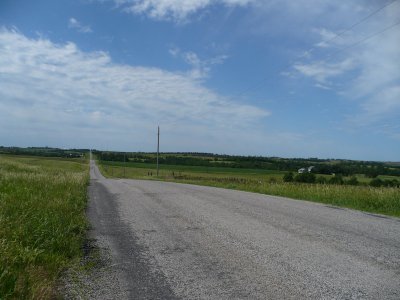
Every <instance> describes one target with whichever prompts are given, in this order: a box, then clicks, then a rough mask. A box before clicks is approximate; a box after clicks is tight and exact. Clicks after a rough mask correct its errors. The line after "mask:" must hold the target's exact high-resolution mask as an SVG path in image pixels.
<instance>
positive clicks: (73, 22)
mask: <svg viewBox="0 0 400 300" xmlns="http://www.w3.org/2000/svg"><path fill="white" fill-rule="evenodd" d="M68 27H69V28H73V29H76V30H77V31H78V32H81V33H91V32H93V30H92V28H90V26H87V25H82V24H81V23H80V22H79V21H78V20H77V19H75V18H70V19H69V20H68Z"/></svg>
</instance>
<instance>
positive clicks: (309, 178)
mask: <svg viewBox="0 0 400 300" xmlns="http://www.w3.org/2000/svg"><path fill="white" fill-rule="evenodd" d="M315 178H316V177H315V174H313V173H300V174H297V175H296V177H295V178H294V180H295V181H296V182H304V183H315Z"/></svg>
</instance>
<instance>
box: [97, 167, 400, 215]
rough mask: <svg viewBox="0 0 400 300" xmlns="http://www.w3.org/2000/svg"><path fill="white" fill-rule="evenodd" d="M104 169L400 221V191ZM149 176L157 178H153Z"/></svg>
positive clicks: (251, 176)
mask: <svg viewBox="0 0 400 300" xmlns="http://www.w3.org/2000/svg"><path fill="white" fill-rule="evenodd" d="M100 168H101V171H102V173H103V174H104V175H105V176H106V177H120V178H122V177H124V178H135V179H150V180H164V181H173V182H180V183H191V184H198V185H206V186H214V187H222V188H229V189H236V190H242V191H249V192H256V193H262V194H268V195H276V196H284V197H290V198H293V199H301V200H308V201H314V202H321V203H326V204H330V205H336V206H341V207H347V208H352V209H357V210H363V211H367V212H371V213H380V214H385V215H391V216H397V217H400V189H399V188H388V187H382V188H375V187H370V186H366V185H365V186H364V185H361V186H348V185H328V184H303V183H285V182H283V181H282V176H283V174H284V172H279V171H268V170H251V169H234V168H205V167H195V166H193V167H191V166H168V165H160V174H159V176H158V177H156V176H155V175H156V170H155V165H152V164H140V163H127V164H126V168H124V164H123V163H118V162H101V163H100ZM149 172H152V174H153V176H149V175H148V174H149Z"/></svg>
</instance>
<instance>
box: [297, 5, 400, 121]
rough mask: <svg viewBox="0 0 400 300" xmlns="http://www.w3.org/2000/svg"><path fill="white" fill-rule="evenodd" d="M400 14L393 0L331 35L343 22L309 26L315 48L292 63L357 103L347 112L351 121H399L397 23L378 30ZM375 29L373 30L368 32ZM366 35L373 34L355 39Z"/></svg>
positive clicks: (399, 29)
mask: <svg viewBox="0 0 400 300" xmlns="http://www.w3.org/2000/svg"><path fill="white" fill-rule="evenodd" d="M373 9H376V7H372V8H371V10H373ZM364 15H365V14H364ZM399 15H400V3H394V4H393V5H390V7H389V6H387V7H386V8H385V9H383V10H381V11H380V12H379V13H378V14H376V15H374V17H373V18H371V19H370V20H368V22H364V23H362V24H360V26H357V27H355V28H354V29H353V30H349V31H346V32H345V34H341V35H340V36H336V35H337V34H338V33H340V32H341V31H343V28H341V29H340V30H337V31H333V30H329V29H326V28H325V29H324V28H320V29H318V30H315V29H314V30H313V31H312V32H313V33H314V34H317V35H318V36H319V39H320V41H318V42H317V43H316V44H315V46H316V47H317V48H320V51H317V50H316V51H313V52H311V55H309V56H308V57H305V58H304V59H303V61H301V62H300V61H299V62H297V63H295V64H294V65H293V69H294V70H296V71H297V72H298V74H301V75H302V76H305V77H309V78H312V79H313V80H315V82H316V84H315V85H316V86H317V87H320V88H332V89H333V90H335V91H336V92H337V93H338V94H340V95H341V96H344V97H346V98H348V99H349V100H351V101H352V102H354V103H358V105H359V110H358V111H357V112H355V113H354V114H353V115H352V116H351V117H349V119H351V121H352V124H355V123H357V124H358V125H360V126H367V125H371V124H374V123H375V122H378V121H381V120H386V121H388V122H398V119H397V120H396V119H395V118H397V117H399V116H400V104H399V103H400V69H399V67H398V66H397V62H398V61H400V51H399V49H400V48H399V45H400V26H396V27H393V28H391V29H390V30H387V31H385V32H382V33H380V32H381V31H382V29H384V28H387V27H389V26H390V25H391V24H395V23H396V21H397V22H398V20H399V18H398V16H399ZM353 22H354V20H353ZM375 33H378V34H377V35H376V36H373V35H374V34H375ZM335 36H336V38H335ZM372 36H373V37H372ZM366 37H372V38H370V39H367V40H365V42H363V43H360V44H357V42H358V41H362V40H363V39H365V38H366ZM353 45H355V46H354V47H353ZM338 49H339V50H338ZM340 49H346V50H344V51H340ZM388 118H392V120H391V121H390V120H387V119H388Z"/></svg>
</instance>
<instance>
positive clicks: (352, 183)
mask: <svg viewBox="0 0 400 300" xmlns="http://www.w3.org/2000/svg"><path fill="white" fill-rule="evenodd" d="M358 183H359V182H358V180H357V177H355V176H352V177H351V178H350V179H349V180H347V181H346V184H349V185H358Z"/></svg>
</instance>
